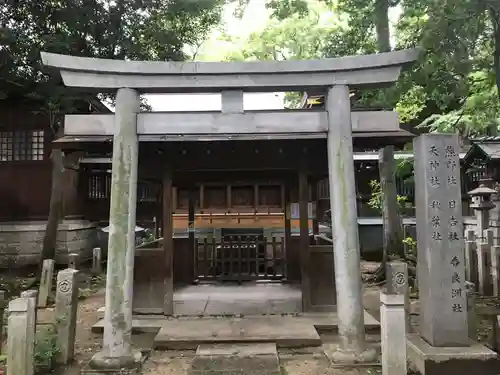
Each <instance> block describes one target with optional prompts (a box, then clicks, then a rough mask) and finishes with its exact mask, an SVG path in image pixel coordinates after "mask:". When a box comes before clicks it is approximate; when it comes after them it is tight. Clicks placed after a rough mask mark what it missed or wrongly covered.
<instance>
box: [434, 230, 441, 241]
mask: <svg viewBox="0 0 500 375" xmlns="http://www.w3.org/2000/svg"><path fill="white" fill-rule="evenodd" d="M432 239H433V240H434V241H441V240H442V239H443V236H442V235H441V233H440V232H432Z"/></svg>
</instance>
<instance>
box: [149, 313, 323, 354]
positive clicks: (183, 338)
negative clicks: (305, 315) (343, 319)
mask: <svg viewBox="0 0 500 375" xmlns="http://www.w3.org/2000/svg"><path fill="white" fill-rule="evenodd" d="M262 342H268V343H275V344H276V345H277V346H278V347H285V348H300V347H307V346H320V345H321V338H320V336H319V334H318V332H317V331H316V329H315V328H314V325H313V324H312V323H311V322H310V321H307V320H304V319H297V318H293V317H279V316H272V317H271V316H267V317H266V316H263V317H248V318H247V317H245V318H241V319H185V320H166V321H164V322H163V324H162V326H161V328H160V330H159V332H158V334H157V335H156V337H155V339H154V346H155V348H156V349H172V350H189V349H191V350H195V349H196V348H197V347H198V345H201V344H212V343H218V344H231V343H247V344H252V343H262Z"/></svg>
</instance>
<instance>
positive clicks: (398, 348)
mask: <svg viewBox="0 0 500 375" xmlns="http://www.w3.org/2000/svg"><path fill="white" fill-rule="evenodd" d="M407 321H408V319H407V316H406V296H405V295H404V294H389V293H387V291H383V290H381V291H380V329H381V337H382V340H381V346H382V375H406V373H407V365H406V327H407Z"/></svg>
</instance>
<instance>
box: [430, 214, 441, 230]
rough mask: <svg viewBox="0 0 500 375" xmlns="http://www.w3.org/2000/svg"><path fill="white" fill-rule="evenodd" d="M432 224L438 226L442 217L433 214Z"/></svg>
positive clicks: (434, 226)
mask: <svg viewBox="0 0 500 375" xmlns="http://www.w3.org/2000/svg"><path fill="white" fill-rule="evenodd" d="M431 224H432V227H433V228H437V227H439V226H440V225H441V218H440V217H439V216H433V217H432V219H431Z"/></svg>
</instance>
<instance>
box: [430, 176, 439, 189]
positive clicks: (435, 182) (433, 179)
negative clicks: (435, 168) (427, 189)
mask: <svg viewBox="0 0 500 375" xmlns="http://www.w3.org/2000/svg"><path fill="white" fill-rule="evenodd" d="M429 182H430V184H431V186H432V187H438V186H439V184H440V181H439V177H438V176H431V177H430V178H429Z"/></svg>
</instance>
